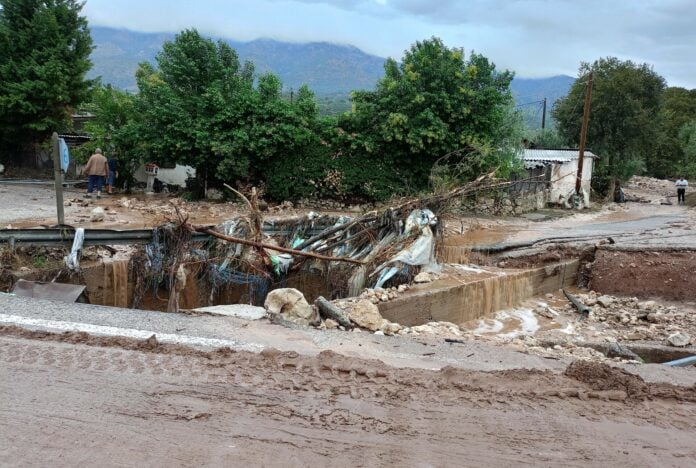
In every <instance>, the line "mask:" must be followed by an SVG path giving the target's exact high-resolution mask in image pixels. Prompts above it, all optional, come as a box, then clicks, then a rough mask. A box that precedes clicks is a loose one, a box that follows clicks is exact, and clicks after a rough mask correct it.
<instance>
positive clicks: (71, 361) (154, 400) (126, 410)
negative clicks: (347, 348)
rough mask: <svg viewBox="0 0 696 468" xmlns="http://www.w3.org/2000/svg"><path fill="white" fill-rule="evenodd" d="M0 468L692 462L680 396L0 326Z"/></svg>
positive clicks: (534, 376)
mask: <svg viewBox="0 0 696 468" xmlns="http://www.w3.org/2000/svg"><path fill="white" fill-rule="evenodd" d="M0 394H2V395H3V398H2V399H0V432H1V433H2V434H3V437H2V438H0V464H2V465H23V466H31V465H45V464H46V461H47V460H60V464H61V465H77V464H84V463H85V462H86V463H90V464H91V463H94V462H95V461H97V463H99V464H100V465H104V466H135V465H137V466H143V465H159V466H171V465H174V466H182V465H183V466H193V465H196V466H200V465H216V466H221V465H225V466H245V465H255V466H259V465H262V466H328V465H331V466H395V465H397V466H481V465H482V464H487V465H492V466H503V465H519V464H537V465H547V466H560V465H563V466H583V467H586V466H693V464H694V463H696V448H695V447H694V444H693V433H694V430H695V429H696V388H693V387H691V388H686V387H677V386H672V385H666V384H649V383H646V382H644V381H642V380H641V379H640V378H639V377H636V376H633V375H631V374H628V373H625V372H623V371H621V370H617V369H614V368H611V367H608V366H606V365H602V364H596V363H586V364H573V365H571V366H570V367H569V368H568V369H567V370H566V372H565V374H564V375H559V374H554V373H551V372H542V371H533V370H515V371H505V372H493V373H486V372H476V371H468V370H462V369H457V368H452V367H449V368H445V369H443V370H442V371H438V372H435V371H427V370H415V369H395V368H390V367H388V366H386V365H385V364H383V363H382V362H380V361H376V360H360V359H354V358H348V357H345V356H341V355H338V354H336V353H333V352H330V351H327V352H323V353H321V354H319V355H318V356H316V357H304V356H300V355H298V354H296V353H292V352H284V353H283V352H279V351H275V350H267V351H265V352H263V353H261V354H253V353H246V352H233V351H231V350H228V349H223V350H218V351H215V352H210V353H206V352H201V351H194V350H191V349H188V348H184V347H179V346H170V345H162V344H160V343H158V342H157V340H156V339H155V338H151V339H149V340H147V341H145V342H137V341H132V340H125V339H112V338H97V337H91V336H88V335H84V334H77V333H67V334H61V335H55V334H47V333H43V332H28V331H24V330H20V329H17V328H13V327H5V328H3V329H1V330H0Z"/></svg>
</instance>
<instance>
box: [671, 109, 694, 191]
mask: <svg viewBox="0 0 696 468" xmlns="http://www.w3.org/2000/svg"><path fill="white" fill-rule="evenodd" d="M679 148H680V150H681V154H682V159H681V160H680V162H679V165H678V167H677V168H676V172H678V173H679V175H685V176H688V177H689V178H691V179H693V178H696V120H692V121H691V122H687V123H685V124H684V125H683V126H682V128H681V129H680V130H679Z"/></svg>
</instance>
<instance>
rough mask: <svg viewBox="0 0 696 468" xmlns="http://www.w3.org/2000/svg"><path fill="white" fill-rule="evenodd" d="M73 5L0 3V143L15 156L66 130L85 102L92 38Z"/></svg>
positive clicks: (52, 0)
mask: <svg viewBox="0 0 696 468" xmlns="http://www.w3.org/2000/svg"><path fill="white" fill-rule="evenodd" d="M83 5H84V3H83V2H79V1H77V0H0V6H1V7H2V8H1V9H0V143H2V147H4V148H6V149H9V150H10V151H12V152H16V151H18V150H21V149H25V148H26V147H28V146H29V145H31V144H34V143H39V142H42V141H43V140H45V139H46V138H47V137H48V136H49V135H50V134H51V133H52V132H53V131H56V130H62V129H65V128H66V127H68V126H69V125H70V115H71V111H72V109H75V108H77V107H78V106H79V105H80V104H81V103H82V102H83V101H85V100H86V98H87V97H88V92H89V89H90V86H91V81H89V80H86V79H85V74H86V73H87V71H88V70H89V68H90V67H91V62H90V60H89V55H90V52H91V51H92V39H91V37H90V34H89V29H88V27H87V20H86V18H85V17H84V16H81V11H82V7H83Z"/></svg>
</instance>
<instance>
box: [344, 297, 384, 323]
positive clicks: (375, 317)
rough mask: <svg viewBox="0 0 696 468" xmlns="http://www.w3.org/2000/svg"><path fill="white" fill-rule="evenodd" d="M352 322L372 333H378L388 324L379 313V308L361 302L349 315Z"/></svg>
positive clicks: (363, 301) (370, 303) (368, 302)
mask: <svg viewBox="0 0 696 468" xmlns="http://www.w3.org/2000/svg"><path fill="white" fill-rule="evenodd" d="M348 317H349V318H350V320H351V321H352V322H353V323H355V324H356V325H357V326H359V327H362V328H366V329H368V330H370V331H377V330H380V329H381V328H382V325H384V323H385V322H386V320H384V319H383V318H382V315H381V314H380V313H379V308H378V307H377V306H376V305H375V304H373V303H372V302H370V301H366V300H361V301H359V302H358V303H357V304H355V305H354V306H353V308H352V309H351V310H350V312H349V313H348Z"/></svg>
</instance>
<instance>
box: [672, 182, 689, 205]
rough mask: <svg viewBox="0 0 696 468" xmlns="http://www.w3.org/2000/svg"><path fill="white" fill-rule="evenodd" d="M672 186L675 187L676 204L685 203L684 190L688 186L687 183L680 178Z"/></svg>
mask: <svg viewBox="0 0 696 468" xmlns="http://www.w3.org/2000/svg"><path fill="white" fill-rule="evenodd" d="M674 185H676V186H677V204H683V203H686V188H687V187H688V186H689V182H688V181H687V180H686V179H685V178H684V176H681V177H680V178H679V179H678V180H677V181H676V182H675V183H674Z"/></svg>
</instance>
